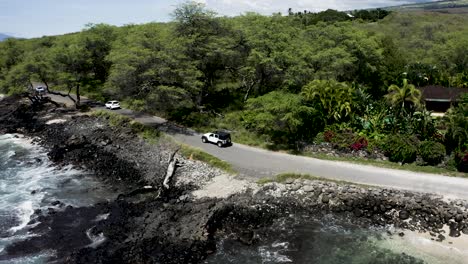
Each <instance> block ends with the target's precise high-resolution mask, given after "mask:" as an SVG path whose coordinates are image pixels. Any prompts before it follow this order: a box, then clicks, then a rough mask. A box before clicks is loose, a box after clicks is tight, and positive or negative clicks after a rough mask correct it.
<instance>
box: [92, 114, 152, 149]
mask: <svg viewBox="0 0 468 264" xmlns="http://www.w3.org/2000/svg"><path fill="white" fill-rule="evenodd" d="M92 114H93V115H94V116H97V117H100V118H104V119H107V120H108V122H109V125H111V126H115V127H124V128H129V129H130V130H131V131H132V133H135V134H137V135H139V136H140V137H141V138H144V139H145V140H147V141H148V142H150V143H153V144H155V143H157V142H158V140H159V138H160V136H161V132H159V130H157V129H155V128H152V127H149V126H147V125H144V124H142V123H140V122H137V121H135V120H133V119H131V118H129V117H126V116H123V115H120V114H116V113H111V112H108V111H103V110H98V111H94V112H92Z"/></svg>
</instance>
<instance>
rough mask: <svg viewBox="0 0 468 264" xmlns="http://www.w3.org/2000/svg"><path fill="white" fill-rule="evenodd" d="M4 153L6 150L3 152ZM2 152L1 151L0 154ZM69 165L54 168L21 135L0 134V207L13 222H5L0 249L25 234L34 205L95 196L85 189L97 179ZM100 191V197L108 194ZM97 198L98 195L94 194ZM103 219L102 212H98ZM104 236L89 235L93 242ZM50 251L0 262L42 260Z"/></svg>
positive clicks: (76, 202) (81, 202)
mask: <svg viewBox="0 0 468 264" xmlns="http://www.w3.org/2000/svg"><path fill="white" fill-rule="evenodd" d="M5 153H6V154H5ZM2 154H3V155H2ZM83 175H85V176H86V173H84V172H82V171H79V170H76V169H74V168H73V167H71V166H66V167H61V168H57V167H56V166H54V165H53V163H52V162H50V161H49V159H48V157H47V154H46V151H45V150H44V149H43V148H41V147H40V146H38V145H35V144H34V143H33V140H31V139H28V138H25V137H23V136H21V135H0V209H1V210H2V212H5V213H7V214H10V215H11V216H12V217H13V218H14V219H16V223H14V224H15V225H16V226H13V227H10V226H5V227H6V228H7V231H9V233H10V236H8V237H1V238H0V251H1V250H3V248H4V247H5V246H7V245H9V244H11V243H13V242H15V241H19V240H23V239H25V238H26V237H25V235H28V236H29V232H28V231H27V230H28V229H29V228H31V227H33V226H35V225H37V223H36V224H33V225H30V226H28V225H27V224H28V222H30V219H31V216H32V215H33V213H34V210H35V209H42V210H44V209H46V208H47V207H49V206H50V203H51V202H53V201H56V200H60V201H61V202H63V203H65V204H67V205H72V206H89V205H91V204H93V203H94V201H95V199H96V197H94V196H93V193H88V192H87V190H89V189H90V188H91V187H93V188H94V187H96V186H99V183H98V182H96V181H95V180H92V179H91V178H90V177H83ZM97 195H102V196H104V198H106V197H108V196H106V195H108V194H100V193H99V194H97ZM97 197H98V198H100V199H101V196H97ZM102 218H103V219H104V216H102ZM104 240H105V238H104V237H103V235H102V236H101V235H98V236H96V237H94V238H93V244H92V245H93V246H95V245H98V244H99V243H102V242H103V241H104ZM49 255H50V254H49V253H48V254H46V255H44V254H42V255H40V256H30V257H27V258H17V259H14V260H8V261H6V262H2V261H0V264H4V263H42V262H44V261H45V260H46V259H47V257H44V256H49Z"/></svg>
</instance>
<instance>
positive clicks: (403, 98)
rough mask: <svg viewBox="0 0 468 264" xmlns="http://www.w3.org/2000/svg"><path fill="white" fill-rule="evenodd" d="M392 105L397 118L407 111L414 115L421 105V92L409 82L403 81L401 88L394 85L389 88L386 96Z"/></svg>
mask: <svg viewBox="0 0 468 264" xmlns="http://www.w3.org/2000/svg"><path fill="white" fill-rule="evenodd" d="M385 98H386V99H387V100H388V102H389V103H390V105H391V106H392V107H393V108H394V109H395V111H396V113H397V116H399V115H400V114H401V113H403V112H405V111H410V112H409V113H413V112H414V111H415V110H416V109H419V108H420V107H421V106H422V104H421V91H420V90H418V89H416V87H415V86H414V85H412V84H408V80H407V79H404V80H403V85H402V86H401V87H399V86H397V85H395V84H392V85H390V87H388V94H387V95H385Z"/></svg>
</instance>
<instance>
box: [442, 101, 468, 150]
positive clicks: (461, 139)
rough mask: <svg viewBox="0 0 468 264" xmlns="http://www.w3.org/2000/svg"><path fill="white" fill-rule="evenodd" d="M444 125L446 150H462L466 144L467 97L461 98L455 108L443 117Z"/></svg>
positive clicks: (467, 128) (467, 132) (467, 131)
mask: <svg viewBox="0 0 468 264" xmlns="http://www.w3.org/2000/svg"><path fill="white" fill-rule="evenodd" d="M445 125H446V127H447V133H446V134H445V146H446V147H447V150H448V151H449V152H452V151H454V150H461V149H463V148H464V146H465V144H467V142H468V95H465V96H464V97H462V101H461V102H460V103H459V104H458V106H457V107H455V108H451V109H449V111H448V112H447V114H446V116H445Z"/></svg>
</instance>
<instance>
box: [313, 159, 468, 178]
mask: <svg viewBox="0 0 468 264" xmlns="http://www.w3.org/2000/svg"><path fill="white" fill-rule="evenodd" d="M307 156H309V157H311V158H316V159H322V160H334V161H344V162H349V163H355V164H361V165H369V166H375V167H381V168H388V169H395V170H403V171H414V172H423V173H431V174H441V175H447V176H453V177H463V178H467V177H468V174H467V173H463V172H458V171H457V169H456V165H455V160H453V164H448V165H450V166H447V167H444V168H441V167H435V166H420V165H417V164H415V163H409V164H408V163H405V164H403V163H395V162H391V161H383V160H369V159H365V158H360V157H334V156H328V155H326V154H322V153H307Z"/></svg>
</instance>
